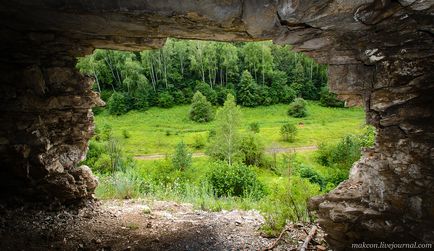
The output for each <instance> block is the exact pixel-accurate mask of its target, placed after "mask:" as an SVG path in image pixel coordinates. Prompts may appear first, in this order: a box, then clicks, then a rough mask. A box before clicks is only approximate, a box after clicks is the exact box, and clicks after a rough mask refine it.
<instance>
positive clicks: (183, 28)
mask: <svg viewBox="0 0 434 251" xmlns="http://www.w3.org/2000/svg"><path fill="white" fill-rule="evenodd" d="M0 5H1V7H2V8H1V11H0V12H1V13H2V15H1V19H0V20H1V23H2V24H3V26H2V29H1V30H0V32H1V34H2V37H3V38H5V39H3V40H2V41H1V44H2V54H3V57H2V58H1V64H0V66H1V67H0V71H1V74H0V80H1V83H2V84H1V87H0V88H1V93H2V94H3V96H2V99H1V109H2V116H1V121H0V122H1V123H0V126H1V128H2V130H1V131H0V156H1V162H2V168H1V170H0V172H1V187H2V189H1V190H2V197H3V198H7V199H11V198H18V197H19V196H24V197H27V198H32V199H33V200H34V201H42V200H44V199H45V200H46V199H48V200H52V198H57V200H59V201H60V202H61V203H64V202H65V201H77V200H78V201H83V199H84V198H89V197H92V194H93V192H94V189H95V187H96V185H97V182H96V180H95V179H94V178H93V175H92V173H91V171H90V170H89V169H88V168H86V167H84V166H78V163H79V162H80V161H82V160H83V158H84V155H85V152H86V149H87V147H88V140H89V139H90V138H91V136H92V133H93V126H92V125H93V116H92V112H91V110H90V109H91V107H93V106H95V105H101V104H102V102H101V100H100V99H99V97H98V95H96V94H95V93H94V92H93V91H92V89H91V85H92V81H89V79H87V78H85V77H83V76H82V75H81V74H80V73H79V72H78V71H77V70H76V69H75V63H76V57H77V56H83V55H86V54H90V53H91V51H92V50H93V49H94V48H107V49H109V48H110V49H123V50H130V51H138V50H142V49H150V48H151V49H152V48H159V47H161V46H162V45H163V43H164V41H165V38H167V37H176V38H186V39H212V40H219V41H258V40H267V39H273V41H274V42H275V43H279V44H291V45H293V46H294V48H296V49H297V50H302V51H304V52H305V53H307V54H309V55H310V56H312V57H313V58H315V60H317V61H318V62H320V63H327V64H328V65H329V69H328V71H329V85H330V89H331V90H332V91H333V92H336V93H338V94H339V95H341V96H342V97H352V96H354V95H357V96H359V97H362V100H363V102H364V106H365V111H366V120H367V122H368V123H369V124H371V125H373V126H375V127H376V130H377V139H376V144H375V146H374V148H372V149H369V150H367V151H366V152H365V153H364V155H363V157H362V158H361V160H360V161H358V162H357V164H356V165H355V166H354V167H353V169H352V172H351V174H350V178H349V179H348V180H347V181H345V182H343V183H342V184H341V185H339V186H338V187H337V188H336V189H334V190H332V191H331V192H330V193H328V194H326V195H324V196H320V197H314V198H312V199H311V200H310V202H309V207H310V208H311V209H312V210H314V211H316V212H317V214H318V218H319V220H318V222H319V224H320V225H321V226H322V227H323V228H324V230H325V231H326V233H327V240H328V243H329V244H330V245H331V246H332V247H333V248H334V249H344V248H345V247H348V245H350V244H351V243H355V242H357V241H358V242H360V241H380V240H381V241H383V240H384V241H396V240H400V241H401V242H405V241H419V242H426V243H432V240H433V230H432V226H433V225H434V224H433V219H434V210H433V205H434V202H433V197H432V193H433V187H434V186H433V185H432V184H433V180H434V179H433V166H434V162H433V159H434V155H433V142H434V138H433V137H434V136H433V127H432V125H433V124H434V123H433V122H434V115H433V107H434V104H433V99H432V93H433V90H434V86H433V82H432V79H433V74H434V73H433V72H434V71H433V65H434V64H433V46H432V44H433V36H432V29H433V25H432V24H433V22H432V9H433V4H432V2H431V1H423V0H421V1H366V2H363V3H360V2H346V3H343V2H342V1H317V2H313V1H303V2H299V1H289V2H288V1H278V2H272V1H255V2H250V1H243V2H239V1H225V2H219V1H207V2H206V3H201V4H196V3H193V2H192V1H183V2H182V4H181V5H178V4H176V2H171V1H162V2H158V3H157V2H154V3H149V2H143V3H137V2H136V1H126V2H123V3H118V2H116V1H108V2H106V1H93V2H92V3H90V2H77V3H71V2H68V3H66V2H56V3H54V2H52V1H48V0H47V1H42V2H37V3H36V2H19V3H17V2H8V3H6V2H4V3H1V4H0ZM414 233H418V234H417V235H416V234H414Z"/></svg>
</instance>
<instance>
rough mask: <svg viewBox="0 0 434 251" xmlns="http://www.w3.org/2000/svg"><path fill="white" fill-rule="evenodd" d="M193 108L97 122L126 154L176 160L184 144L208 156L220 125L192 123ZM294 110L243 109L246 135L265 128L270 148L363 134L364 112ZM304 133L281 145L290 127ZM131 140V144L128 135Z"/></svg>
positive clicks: (152, 111)
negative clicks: (301, 113) (295, 113)
mask: <svg viewBox="0 0 434 251" xmlns="http://www.w3.org/2000/svg"><path fill="white" fill-rule="evenodd" d="M189 109H190V106H189V105H184V106H176V107H173V108H169V109H165V108H157V107H152V108H150V109H149V110H146V111H130V112H128V113H127V114H124V115H120V116H113V115H109V114H108V113H107V111H103V112H102V113H100V114H98V115H96V116H95V123H96V126H97V128H102V127H103V126H104V125H109V126H111V128H112V132H113V136H115V137H116V138H118V139H119V140H120V141H121V143H122V145H123V148H124V150H125V152H126V153H128V154H130V155H145V154H154V153H161V154H166V153H167V154H170V153H171V152H173V150H174V148H175V146H176V144H177V143H178V142H180V141H184V142H186V143H187V145H188V146H190V147H191V149H192V151H193V152H201V151H203V149H202V148H203V147H202V145H205V144H206V143H207V139H208V135H209V132H210V131H211V130H213V128H214V127H215V125H214V122H209V123H196V122H193V121H191V120H189V118H188V112H189ZM287 109H288V105H283V104H277V105H271V106H261V107H256V108H245V107H243V108H241V111H242V125H243V126H242V127H240V128H239V130H241V131H245V130H248V125H249V124H250V123H254V122H257V123H259V126H260V132H259V134H258V136H259V138H260V139H261V141H262V142H263V144H264V145H265V146H266V148H270V147H281V148H288V147H302V146H317V145H319V144H320V143H323V142H324V143H336V142H337V141H338V140H339V139H340V138H342V137H343V136H345V135H347V134H358V133H360V132H361V131H362V129H363V127H364V124H365V123H364V112H363V109H362V108H357V107H355V108H329V107H322V106H320V105H319V104H318V103H317V102H315V101H309V102H308V106H307V109H308V112H309V114H308V116H307V117H305V118H293V117H289V116H288V115H287V114H286V112H287ZM286 122H290V123H294V124H296V125H297V127H298V131H297V135H296V138H295V141H294V142H292V143H289V142H284V141H282V140H281V136H280V127H281V126H282V125H283V124H284V123H286ZM125 133H127V134H128V135H129V137H128V138H125V137H124V134H125Z"/></svg>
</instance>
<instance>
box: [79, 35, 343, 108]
mask: <svg viewBox="0 0 434 251" xmlns="http://www.w3.org/2000/svg"><path fill="white" fill-rule="evenodd" d="M77 67H78V68H79V69H80V71H81V72H82V73H83V74H86V75H88V76H91V77H92V78H94V79H95V90H96V91H98V92H100V93H101V97H102V99H103V100H104V101H106V102H108V108H109V111H110V112H111V113H112V114H118V115H119V114H123V113H125V112H127V111H129V110H146V109H147V108H149V107H153V106H158V107H163V108H169V107H172V106H174V105H180V104H189V103H190V102H191V99H192V97H193V95H194V93H195V92H196V91H200V92H201V93H202V94H203V95H204V96H205V97H206V98H207V100H208V101H210V102H211V103H212V104H213V105H222V104H223V103H224V100H225V99H226V96H227V94H229V93H231V94H232V95H234V96H235V97H236V100H237V103H238V104H239V105H242V106H246V107H256V106H260V105H272V104H277V103H284V104H288V103H291V102H292V101H293V100H294V99H295V98H296V97H301V98H304V99H309V100H319V99H320V98H321V97H322V101H323V102H322V103H324V104H325V105H328V106H343V103H342V102H339V101H337V100H336V99H334V94H331V93H329V92H328V91H327V88H326V83H327V73H326V71H327V67H326V66H325V65H320V64H317V63H315V62H314V60H312V59H311V58H308V57H306V56H304V55H303V54H301V53H297V52H294V51H291V48H290V46H279V45H274V44H272V43H271V42H269V41H266V42H253V43H252V42H251V43H226V42H213V41H194V40H177V39H168V40H167V42H166V44H165V46H164V47H163V48H161V49H158V50H148V51H142V52H122V51H113V50H102V49H97V50H95V52H94V53H93V54H92V55H89V56H87V57H83V58H80V59H79V62H78V64H77Z"/></svg>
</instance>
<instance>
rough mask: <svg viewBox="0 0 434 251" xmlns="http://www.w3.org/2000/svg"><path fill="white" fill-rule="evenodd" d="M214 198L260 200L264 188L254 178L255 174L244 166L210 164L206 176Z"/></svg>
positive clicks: (220, 163)
mask: <svg viewBox="0 0 434 251" xmlns="http://www.w3.org/2000/svg"><path fill="white" fill-rule="evenodd" d="M208 182H209V183H210V184H211V186H212V188H213V191H214V193H215V194H216V196H218V197H221V196H238V197H246V196H251V197H254V198H257V199H259V198H261V197H262V196H263V195H264V186H263V184H262V183H261V182H260V181H259V180H258V178H257V177H256V174H255V172H254V171H253V170H252V169H251V167H248V166H246V165H244V164H233V165H228V164H227V163H225V162H215V163H213V164H212V167H211V171H210V173H209V174H208Z"/></svg>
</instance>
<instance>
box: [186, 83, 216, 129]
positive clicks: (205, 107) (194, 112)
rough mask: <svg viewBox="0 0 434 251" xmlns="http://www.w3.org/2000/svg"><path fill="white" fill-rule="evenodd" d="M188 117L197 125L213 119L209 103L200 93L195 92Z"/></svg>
mask: <svg viewBox="0 0 434 251" xmlns="http://www.w3.org/2000/svg"><path fill="white" fill-rule="evenodd" d="M189 116H190V119H191V120H193V121H196V122H199V123H202V122H209V121H211V120H213V118H214V113H213V109H212V105H211V103H210V102H208V100H207V99H206V97H205V96H203V95H202V93H201V92H200V91H197V92H196V93H195V94H194V96H193V100H192V102H191V108H190V112H189Z"/></svg>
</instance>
